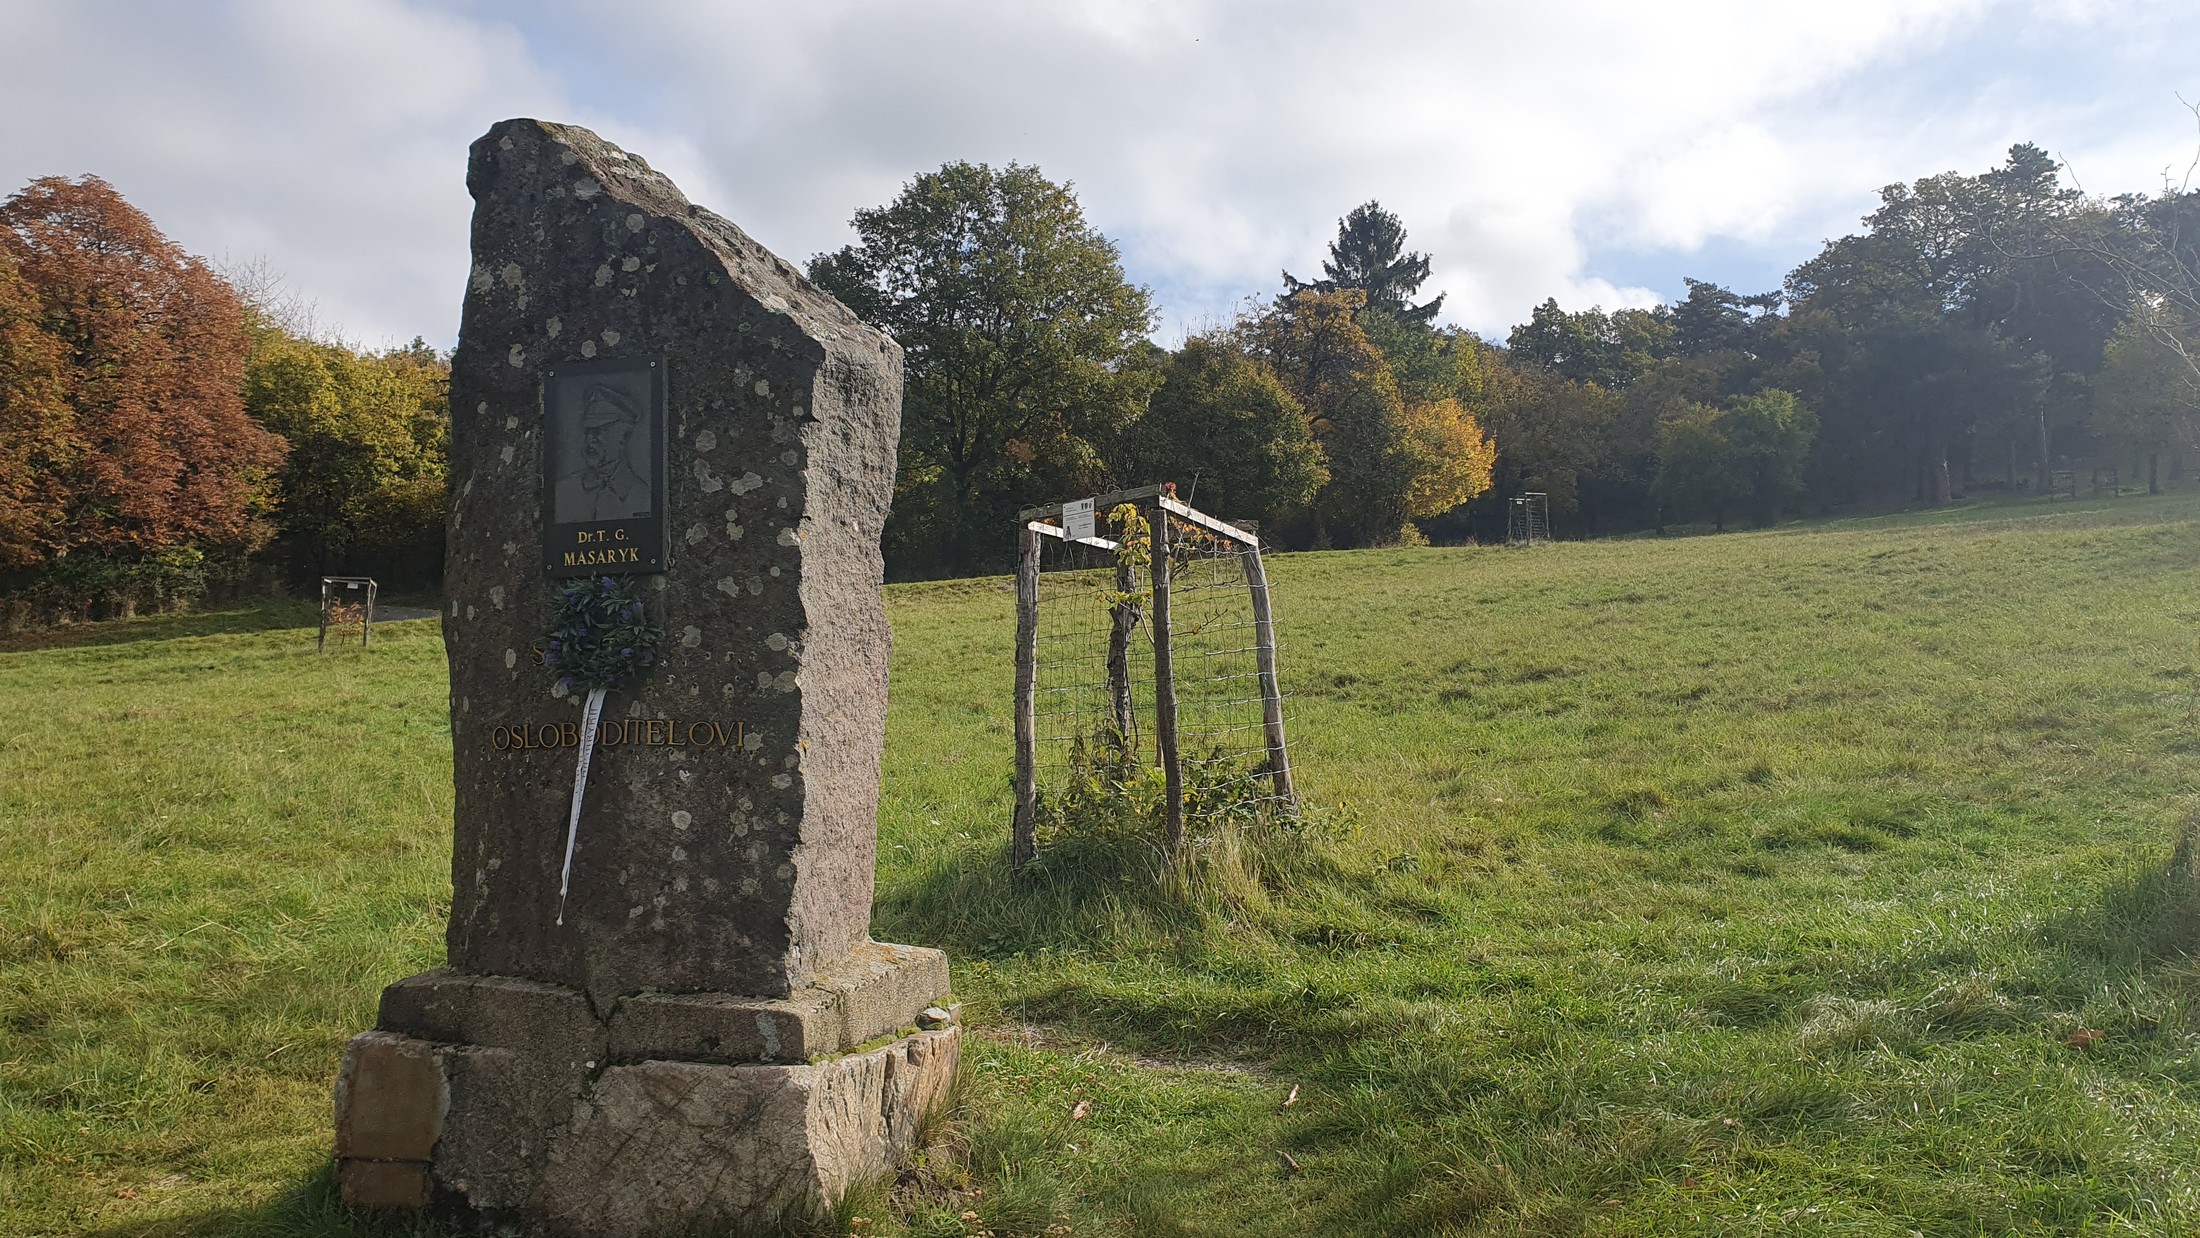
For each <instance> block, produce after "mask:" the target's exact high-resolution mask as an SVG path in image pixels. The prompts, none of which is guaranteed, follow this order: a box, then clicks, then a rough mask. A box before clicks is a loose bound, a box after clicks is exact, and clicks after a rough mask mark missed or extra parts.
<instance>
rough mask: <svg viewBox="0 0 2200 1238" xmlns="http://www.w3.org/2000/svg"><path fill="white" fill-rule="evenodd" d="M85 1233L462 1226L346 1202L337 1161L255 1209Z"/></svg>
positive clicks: (221, 1234)
mask: <svg viewBox="0 0 2200 1238" xmlns="http://www.w3.org/2000/svg"><path fill="white" fill-rule="evenodd" d="M84 1232H85V1235H86V1238H450V1236H452V1235H456V1234H458V1233H459V1232H461V1231H459V1230H455V1229H452V1228H450V1227H448V1226H444V1225H439V1224H436V1223H434V1222H432V1221H429V1220H428V1219H426V1218H424V1217H421V1216H416V1215H396V1214H392V1215H389V1216H375V1215H372V1214H369V1213H362V1212H353V1211H352V1210H351V1209H349V1208H346V1207H345V1206H344V1203H343V1200H342V1199H341V1198H339V1197H338V1195H337V1190H336V1170H335V1167H334V1166H323V1167H322V1168H321V1170H320V1172H318V1173H316V1174H314V1175H313V1176H312V1177H310V1178H307V1179H306V1180H305V1181H303V1182H300V1183H299V1184H298V1185H296V1186H294V1187H292V1188H290V1189H289V1190H287V1191H285V1192H283V1193H282V1194H281V1195H279V1196H277V1197H276V1198H274V1199H272V1200H270V1201H268V1202H267V1203H264V1204H261V1205H259V1206H257V1207H251V1208H213V1209H207V1210H205V1211H201V1212H194V1213H188V1214H185V1215H183V1216H174V1215H170V1216H163V1217H158V1218H152V1219H147V1220H141V1221H118V1222H115V1223H113V1224H109V1225H104V1226H101V1227H99V1228H96V1229H88V1230H86V1231H84Z"/></svg>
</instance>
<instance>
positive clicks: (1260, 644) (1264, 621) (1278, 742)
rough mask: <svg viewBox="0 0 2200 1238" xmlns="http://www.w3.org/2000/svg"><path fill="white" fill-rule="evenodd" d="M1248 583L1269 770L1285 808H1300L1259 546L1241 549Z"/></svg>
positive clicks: (1264, 569)
mask: <svg viewBox="0 0 2200 1238" xmlns="http://www.w3.org/2000/svg"><path fill="white" fill-rule="evenodd" d="M1240 555H1241V556H1242V557H1243V559H1244V561H1245V583H1246V585H1247V586H1248V587H1249V588H1250V589H1251V590H1252V594H1253V634H1254V640H1253V645H1254V649H1255V653H1254V656H1255V658H1256V659H1257V660H1258V663H1259V668H1260V713H1261V725H1262V729H1263V730H1264V731H1265V732H1266V733H1267V737H1268V771H1269V777H1270V778H1271V779H1272V780H1273V781H1274V782H1275V785H1276V794H1277V795H1278V796H1280V797H1282V799H1283V804H1284V808H1285V810H1286V811H1288V812H1290V813H1291V814H1293V815H1294V816H1295V815H1297V813H1298V811H1299V793H1298V789H1297V788H1296V787H1295V786H1293V785H1292V782H1291V751H1290V749H1289V748H1287V747H1285V745H1284V742H1283V687H1282V685H1281V684H1280V683H1278V682H1277V680H1276V620H1275V613H1274V611H1273V610H1272V609H1271V608H1270V607H1269V603H1268V569H1267V568H1266V567H1265V566H1263V565H1262V563H1261V561H1260V547H1258V546H1254V547H1251V548H1249V549H1247V550H1244V551H1241V552H1240Z"/></svg>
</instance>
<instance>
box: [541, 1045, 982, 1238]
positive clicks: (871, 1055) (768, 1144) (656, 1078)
mask: <svg viewBox="0 0 2200 1238" xmlns="http://www.w3.org/2000/svg"><path fill="white" fill-rule="evenodd" d="M960 1047H961V1030H960V1029H959V1028H949V1029H946V1030H944V1031H938V1032H920V1033H917V1034H915V1035H912V1036H910V1037H907V1038H905V1039H903V1040H901V1041H897V1042H895V1043H894V1044H891V1045H887V1046H885V1047H882V1048H879V1049H874V1050H872V1051H870V1052H868V1053H859V1054H850V1055H848V1056H846V1057H842V1058H836V1059H833V1060H831V1061H827V1062H820V1063H814V1064H810V1063H805V1064H802V1065H787V1066H712V1065H705V1064H701V1063H694V1062H643V1063H639V1064H637V1065H633V1066H614V1067H612V1068H610V1069H608V1070H606V1071H605V1072H604V1073H603V1075H602V1076H601V1077H600V1078H599V1079H598V1080H597V1082H596V1085H595V1087H594V1088H593V1089H592V1090H591V1091H590V1093H589V1095H588V1098H587V1100H586V1101H585V1102H583V1104H582V1105H581V1106H580V1107H579V1108H578V1109H577V1110H576V1112H575V1115H574V1118H573V1121H572V1123H571V1124H570V1125H569V1126H567V1127H566V1128H565V1129H564V1130H562V1131H560V1132H559V1133H558V1135H557V1136H556V1138H555V1140H554V1142H553V1143H552V1145H551V1149H550V1154H549V1160H548V1164H547V1166H546V1168H545V1171H544V1173H543V1177H542V1186H541V1191H540V1194H539V1195H538V1196H537V1198H536V1200H535V1201H534V1203H533V1204H531V1205H530V1207H529V1209H528V1211H529V1213H530V1214H531V1215H535V1216H539V1217H541V1218H542V1219H543V1221H544V1223H545V1224H546V1226H547V1228H548V1229H549V1231H550V1232H552V1233H556V1234H575V1235H578V1234H589V1235H604V1236H606V1238H624V1236H627V1235H633V1236H635V1238H640V1236H641V1235H647V1234H653V1233H658V1232H663V1231H668V1230H674V1229H677V1228H680V1227H689V1228H695V1229H708V1228H709V1227H710V1226H712V1225H721V1226H734V1225H747V1226H760V1225H766V1224H769V1223H770V1222H772V1221H773V1220H776V1219H778V1218H781V1217H783V1216H785V1215H787V1214H788V1213H790V1212H798V1211H801V1210H804V1209H815V1208H817V1207H819V1206H821V1205H822V1204H823V1203H824V1202H826V1201H829V1200H832V1199H835V1198H837V1197H838V1196H839V1195H840V1194H842V1193H843V1192H845V1191H846V1190H847V1189H848V1188H849V1186H851V1185H852V1184H854V1183H856V1182H859V1181H862V1180H864V1179H867V1178H873V1177H877V1176H880V1175H883V1174H887V1173H890V1172H891V1171H892V1170H893V1169H894V1167H895V1166H896V1165H897V1164H898V1163H899V1161H900V1159H901V1158H902V1157H903V1156H905V1155H906V1154H907V1153H908V1151H909V1150H910V1149H911V1148H912V1147H913V1146H914V1141H915V1140H916V1138H917V1137H918V1136H919V1135H920V1134H921V1132H922V1130H923V1126H924V1123H925V1122H926V1121H927V1120H928V1118H929V1116H930V1113H931V1111H932V1110H933V1109H936V1107H937V1106H938V1105H940V1104H942V1103H944V1101H945V1099H946V1098H947V1097H948V1095H949V1094H950V1091H951V1089H952V1086H953V1080H954V1074H955V1070H956V1066H957V1062H958V1061H959V1055H960Z"/></svg>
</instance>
